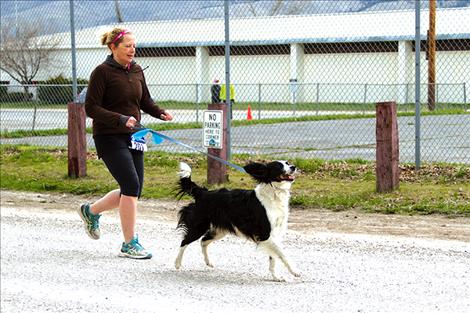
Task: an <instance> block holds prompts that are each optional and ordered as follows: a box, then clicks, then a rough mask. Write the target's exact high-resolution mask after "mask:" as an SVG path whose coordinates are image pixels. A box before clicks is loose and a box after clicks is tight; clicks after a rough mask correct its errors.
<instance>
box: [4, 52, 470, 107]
mask: <svg viewBox="0 0 470 313" xmlns="http://www.w3.org/2000/svg"><path fill="white" fill-rule="evenodd" d="M108 54H109V52H108V50H107V49H106V48H103V47H99V48H96V49H91V48H88V49H78V51H77V77H78V78H85V79H88V78H89V76H90V73H91V71H92V70H93V69H94V68H95V67H96V66H97V65H98V64H100V63H102V62H103V61H104V60H105V58H106V56H107V55H108ZM409 54H410V55H409V56H407V58H408V59H409V60H408V61H407V67H406V69H405V70H406V71H407V73H406V74H405V75H400V74H399V70H400V69H399V65H398V53H397V52H374V53H331V54H327V53H325V54H305V55H304V60H303V63H302V64H303V65H304V69H303V71H302V72H303V77H304V80H303V81H301V80H299V83H300V84H299V93H298V95H299V97H298V98H297V101H301V102H304V101H305V102H364V101H365V102H377V101H388V100H396V101H398V102H413V101H414V100H413V99H414V62H413V59H414V51H410V52H409ZM289 58H290V56H289V55H285V54H280V55H269V54H264V55H235V56H232V58H231V82H232V83H233V84H235V89H236V100H237V101H240V102H249V101H252V102H255V101H256V102H257V101H262V102H289V101H291V99H292V94H291V89H290V87H289V79H290V77H289V76H290V73H291V71H290V66H291V65H290V60H289ZM436 60H437V61H436V69H437V74H436V78H437V82H438V84H440V85H439V86H438V88H437V89H438V90H437V93H438V97H437V99H438V101H439V102H456V103H463V102H464V101H465V100H466V101H467V103H468V99H465V96H466V95H468V94H469V91H468V89H469V87H470V71H469V70H468V69H469V68H470V51H468V50H464V51H438V52H437V58H436ZM136 61H137V62H138V63H139V64H141V65H142V67H143V68H145V67H147V66H149V67H148V68H147V69H146V70H145V76H146V78H147V82H148V84H149V89H150V92H151V94H152V96H153V97H154V98H155V99H156V100H158V101H163V100H175V101H190V102H197V101H198V99H199V101H202V102H208V101H210V96H209V89H210V85H211V83H212V80H213V79H214V78H219V79H220V81H221V82H223V81H224V80H225V60H224V57H223V56H209V62H208V64H209V65H208V66H209V69H208V71H207V73H209V74H208V77H206V79H205V80H204V81H202V82H198V81H197V80H198V75H197V73H196V58H195V57H193V56H178V57H170V56H163V57H140V58H136ZM0 74H1V80H3V81H7V80H10V81H12V80H11V79H10V77H9V76H8V75H7V74H6V73H0ZM59 74H62V75H63V76H65V77H71V76H72V69H71V56H70V50H66V49H64V50H59V51H57V52H55V63H54V64H53V65H51V66H48V67H47V68H44V69H42V70H41V71H40V72H39V73H38V75H37V77H36V78H35V80H45V79H48V78H51V77H55V76H57V75H59ZM403 77H405V78H406V80H407V81H399V79H403ZM421 81H422V83H423V84H426V82H427V61H426V58H425V53H421ZM11 84H15V82H11ZM196 84H199V85H198V86H196ZM384 84H385V85H384ZM397 84H398V85H397ZM406 84H408V85H406ZM426 92H427V88H425V87H424V86H423V87H422V91H421V94H422V97H423V98H422V101H424V102H425V101H426ZM198 95H199V97H198ZM467 98H469V96H467Z"/></svg>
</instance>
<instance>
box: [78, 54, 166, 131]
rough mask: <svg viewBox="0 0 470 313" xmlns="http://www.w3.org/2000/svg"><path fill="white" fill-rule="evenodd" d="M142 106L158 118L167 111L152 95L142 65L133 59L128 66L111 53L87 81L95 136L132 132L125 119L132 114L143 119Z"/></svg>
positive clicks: (89, 114)
mask: <svg viewBox="0 0 470 313" xmlns="http://www.w3.org/2000/svg"><path fill="white" fill-rule="evenodd" d="M140 110H142V111H144V112H146V113H148V114H149V115H151V116H153V117H156V118H159V119H161V118H160V115H161V114H162V113H163V112H164V110H162V109H160V108H159V107H158V106H157V105H156V104H155V103H154V102H153V100H152V98H151V97H150V93H149V90H148V88H147V83H146V82H145V77H144V73H143V70H142V68H141V67H140V66H139V65H138V64H136V63H135V62H132V64H131V66H130V68H129V69H125V68H123V67H122V66H121V65H120V64H119V63H117V62H116V61H115V60H114V59H113V57H112V55H110V56H108V58H107V59H106V61H105V62H104V63H102V64H100V65H98V66H97V67H96V68H95V69H94V70H93V72H92V73H91V76H90V81H89V83H88V90H87V94H86V99H85V111H86V114H87V115H88V116H89V117H91V118H92V119H93V136H97V135H108V134H126V133H132V132H133V130H131V129H129V128H127V127H126V126H125V121H126V120H127V117H130V116H133V117H134V118H135V119H136V120H137V121H140V118H141V113H140Z"/></svg>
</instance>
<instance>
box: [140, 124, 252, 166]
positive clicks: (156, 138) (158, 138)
mask: <svg viewBox="0 0 470 313" xmlns="http://www.w3.org/2000/svg"><path fill="white" fill-rule="evenodd" d="M136 125H138V126H137V127H134V129H135V130H138V131H137V132H135V133H133V134H132V139H134V140H143V139H144V137H145V136H146V135H147V134H149V133H150V134H152V140H153V143H155V144H157V145H158V144H161V143H162V142H163V140H168V141H169V142H172V143H174V144H177V145H180V146H182V147H185V148H188V149H191V150H193V151H196V152H199V153H202V154H204V155H206V156H208V157H209V158H212V159H214V160H216V161H218V162H220V163H222V164H225V165H228V166H230V167H232V168H234V169H236V170H237V171H239V172H241V173H246V171H245V169H244V168H243V167H241V166H238V165H236V164H233V163H231V162H228V161H226V160H224V159H221V158H219V157H216V156H215V155H211V154H209V153H207V152H205V151H203V150H200V149H198V148H196V147H193V146H190V145H188V144H185V143H184V142H181V141H179V140H176V139H174V138H171V137H169V136H167V135H164V134H162V133H159V132H157V131H155V130H153V129H151V128H148V127H145V126H144V125H142V124H141V123H137V124H136Z"/></svg>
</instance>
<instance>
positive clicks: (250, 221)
mask: <svg viewBox="0 0 470 313" xmlns="http://www.w3.org/2000/svg"><path fill="white" fill-rule="evenodd" d="M244 169H245V171H246V172H247V173H248V174H249V175H251V177H253V178H254V179H255V180H256V181H257V182H258V183H259V184H258V186H257V187H256V188H255V189H254V190H242V189H234V190H228V189H225V188H222V189H218V190H208V189H206V188H204V187H200V186H198V185H197V184H196V183H194V182H193V181H192V180H191V168H190V167H189V165H188V164H186V163H180V172H179V173H178V174H179V177H180V180H179V189H178V194H177V195H178V196H180V197H181V196H182V195H184V194H187V195H190V196H191V197H192V198H194V201H193V202H191V203H189V204H188V205H186V206H185V207H183V208H182V209H181V210H180V211H179V212H178V225H177V229H179V230H182V231H183V234H184V237H183V240H182V241H181V246H180V250H179V254H178V256H177V258H176V260H175V267H176V269H179V268H180V267H181V260H182V258H183V253H184V250H185V249H186V247H187V246H188V245H189V244H190V243H192V242H193V241H196V240H198V239H199V238H201V237H202V240H201V247H202V254H203V256H204V261H205V262H206V264H207V266H209V267H213V266H212V263H211V262H210V261H209V256H208V254H207V246H208V245H209V244H210V243H211V242H213V241H215V240H218V239H221V238H222V237H224V236H225V235H226V234H234V235H236V236H240V237H245V238H247V239H249V240H251V241H253V242H255V243H256V244H257V245H258V247H260V248H261V249H262V250H263V251H265V252H267V254H268V255H269V271H270V272H271V274H272V277H273V279H274V280H276V281H282V280H283V279H280V278H279V277H278V276H277V275H276V273H275V260H276V259H277V258H278V259H280V260H281V261H282V262H283V263H284V265H285V266H286V267H287V269H288V270H289V272H290V273H291V274H292V275H294V276H295V277H300V274H298V272H297V271H296V270H295V269H294V267H293V266H292V265H291V263H290V262H289V261H288V259H287V257H286V256H285V254H284V252H283V251H282V248H281V240H282V236H283V235H284V233H285V232H286V230H287V218H288V215H289V198H290V188H291V185H292V183H293V182H294V179H295V175H296V173H297V169H296V167H295V166H294V165H291V164H289V163H288V162H287V161H274V162H271V163H267V164H263V163H250V164H248V165H246V166H245V167H244Z"/></svg>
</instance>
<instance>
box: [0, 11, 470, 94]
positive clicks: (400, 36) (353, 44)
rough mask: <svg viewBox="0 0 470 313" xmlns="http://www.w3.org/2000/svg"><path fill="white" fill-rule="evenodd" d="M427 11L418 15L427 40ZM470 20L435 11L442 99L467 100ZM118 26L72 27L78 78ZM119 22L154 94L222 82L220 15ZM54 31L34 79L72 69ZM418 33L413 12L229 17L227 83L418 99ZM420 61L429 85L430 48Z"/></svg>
mask: <svg viewBox="0 0 470 313" xmlns="http://www.w3.org/2000/svg"><path fill="white" fill-rule="evenodd" d="M428 17H429V12H428V11H425V10H424V11H422V12H421V39H422V40H425V39H426V31H427V29H428V23H429V20H428ZM469 17H470V8H461V9H440V10H438V11H437V17H436V29H437V31H436V33H437V58H436V59H437V61H436V71H437V73H436V78H437V84H438V86H437V92H438V96H437V99H438V101H441V102H456V103H463V102H466V103H468V99H467V97H468V96H467V93H468V91H467V89H468V87H469V86H470V23H469V22H468V19H469ZM113 26H114V25H110V26H106V27H97V28H92V29H83V30H79V31H77V32H76V47H77V76H78V77H80V78H88V77H89V75H90V73H91V71H92V70H93V69H94V68H95V67H96V66H97V65H98V64H99V63H101V62H103V61H104V59H105V57H106V55H107V54H108V53H109V52H108V51H107V49H106V48H105V47H103V46H101V45H100V35H101V34H102V33H103V32H104V31H106V30H107V29H111V28H112V27H113ZM119 26H120V27H124V28H129V29H130V30H132V31H133V33H134V34H135V35H136V38H137V45H138V50H137V55H136V61H137V62H138V63H139V64H141V65H142V67H144V68H145V67H147V66H148V69H147V70H146V71H145V74H146V78H147V82H148V84H150V85H151V87H150V88H151V93H152V96H153V97H154V98H156V99H157V100H178V101H197V102H207V101H209V99H210V97H209V86H210V84H211V82H212V80H213V79H214V78H219V79H220V80H221V81H224V77H225V59H224V55H223V53H224V43H225V37H224V34H225V33H224V20H223V19H210V20H177V21H157V22H139V23H127V24H121V25H119ZM54 36H58V37H60V38H61V42H62V44H61V46H60V47H59V49H58V50H57V52H56V54H57V56H56V59H57V66H54V67H49V68H47V69H44V70H43V71H42V72H41V73H39V75H38V76H37V77H36V79H37V80H43V79H47V78H49V77H54V76H57V75H59V74H63V75H64V76H66V77H71V76H72V74H71V40H70V34H69V33H63V34H56V35H54ZM414 39H415V12H414V11H388V12H370V13H368V12H366V13H353V14H334V15H308V16H307V15H306V16H280V17H258V18H244V19H231V20H230V42H231V45H232V46H231V51H232V57H231V61H230V62H231V81H232V83H233V84H235V86H236V91H237V92H236V93H237V101H257V100H261V101H263V102H267V101H275V102H286V101H292V99H293V98H292V97H293V94H292V93H291V91H292V89H291V88H289V81H290V80H291V79H296V80H297V82H298V83H299V87H298V92H297V93H296V95H295V96H296V100H297V101H302V102H303V101H305V102H376V101H382V100H396V101H398V102H413V101H414V100H413V99H414V72H415V70H414V69H415V64H414V53H415V52H414V47H413V46H414ZM421 65H422V66H421V82H422V83H423V84H426V83H427V61H426V53H425V51H424V50H423V51H422V52H421ZM2 77H6V75H2ZM423 90H424V89H423ZM422 94H423V101H426V100H425V98H426V92H422ZM260 97H261V98H260Z"/></svg>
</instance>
